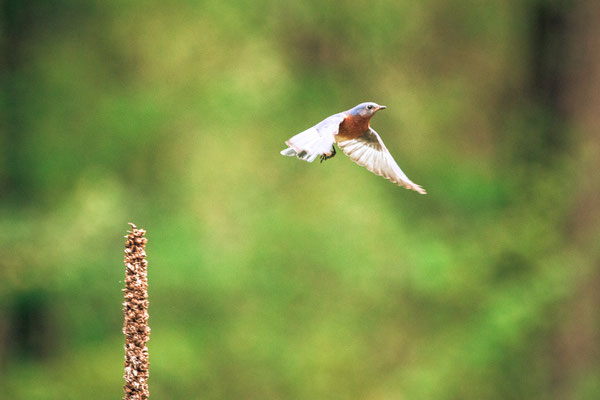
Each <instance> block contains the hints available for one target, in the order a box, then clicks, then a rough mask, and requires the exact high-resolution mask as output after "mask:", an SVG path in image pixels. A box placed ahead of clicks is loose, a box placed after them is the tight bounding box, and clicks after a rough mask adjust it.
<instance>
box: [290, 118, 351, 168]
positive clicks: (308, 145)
mask: <svg viewBox="0 0 600 400" xmlns="http://www.w3.org/2000/svg"><path fill="white" fill-rule="evenodd" d="M344 117H345V114H344V113H339V114H334V115H332V116H331V117H328V118H326V119H324V120H323V121H321V122H319V123H318V124H317V125H315V126H313V127H312V128H309V129H307V130H305V131H303V132H300V133H299V134H297V135H295V136H293V137H291V138H290V139H289V140H287V141H286V142H285V144H287V145H288V146H289V147H288V148H287V149H285V150H282V151H281V154H283V155H284V156H296V157H298V158H299V159H301V160H304V161H308V162H313V161H315V159H316V158H317V157H319V156H320V155H323V154H327V155H330V154H331V148H332V146H333V143H334V142H335V135H336V134H337V133H338V130H339V127H340V124H341V123H342V121H343V120H344Z"/></svg>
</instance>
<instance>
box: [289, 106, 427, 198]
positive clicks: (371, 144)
mask: <svg viewBox="0 0 600 400" xmlns="http://www.w3.org/2000/svg"><path fill="white" fill-rule="evenodd" d="M385 108H386V106H380V105H379V104H377V103H372V102H368V103H361V104H359V105H357V106H356V107H354V108H351V109H350V110H347V111H343V112H341V113H338V114H334V115H332V116H330V117H327V118H325V119H324V120H323V121H321V122H319V123H318V124H317V125H315V126H313V127H312V128H309V129H307V130H305V131H304V132H300V133H299V134H297V135H296V136H292V137H291V138H290V139H289V140H287V141H286V142H285V144H286V145H288V148H287V149H285V150H282V151H281V154H283V155H284V156H290V157H292V156H296V157H298V158H299V159H301V160H304V161H308V162H313V161H315V160H316V159H317V157H320V159H321V162H323V161H325V160H327V159H329V158H332V157H334V156H335V154H336V151H335V146H334V143H337V145H338V147H339V148H340V149H342V151H343V152H344V154H346V155H347V156H348V157H350V159H351V160H352V161H354V162H355V163H357V164H358V165H361V166H363V167H365V168H366V169H368V170H369V171H371V172H373V173H374V174H377V175H379V176H382V177H384V178H385V179H389V180H390V181H391V182H393V183H396V184H398V185H399V186H403V187H405V188H406V189H411V190H414V191H416V192H419V193H421V194H425V193H426V192H425V189H423V188H422V187H421V186H419V185H417V184H416V183H414V182H413V181H411V180H410V179H408V177H407V176H406V174H404V172H402V170H401V169H400V167H399V166H398V164H396V161H394V158H393V157H392V155H391V154H390V152H389V150H388V149H387V147H385V144H383V141H382V140H381V138H380V137H379V135H378V134H377V132H375V130H373V128H371V126H370V125H369V121H370V120H371V117H373V115H375V113H376V112H377V111H379V110H383V109H385Z"/></svg>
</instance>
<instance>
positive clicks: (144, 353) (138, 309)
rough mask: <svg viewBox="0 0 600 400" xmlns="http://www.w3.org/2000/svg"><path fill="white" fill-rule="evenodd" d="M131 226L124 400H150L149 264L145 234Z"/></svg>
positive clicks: (127, 257)
mask: <svg viewBox="0 0 600 400" xmlns="http://www.w3.org/2000/svg"><path fill="white" fill-rule="evenodd" d="M129 225H131V231H130V232H129V235H127V236H126V238H127V243H126V245H125V289H123V292H125V294H124V297H125V301H124V302H123V312H124V314H125V322H124V324H123V333H124V334H125V374H124V378H125V386H123V389H124V391H125V395H124V396H123V399H124V400H143V399H148V396H149V393H148V348H147V347H146V342H147V341H148V339H149V337H150V327H149V326H148V317H149V315H148V275H147V272H148V261H146V243H147V241H148V239H146V238H145V237H144V235H145V234H146V231H145V230H143V229H137V227H136V226H135V225H134V224H132V223H129Z"/></svg>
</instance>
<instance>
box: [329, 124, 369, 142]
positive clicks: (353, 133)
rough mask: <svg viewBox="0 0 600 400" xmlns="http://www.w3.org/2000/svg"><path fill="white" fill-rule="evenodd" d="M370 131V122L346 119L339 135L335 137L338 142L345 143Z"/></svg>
mask: <svg viewBox="0 0 600 400" xmlns="http://www.w3.org/2000/svg"><path fill="white" fill-rule="evenodd" d="M368 130H369V120H366V121H364V120H358V121H356V120H352V119H350V118H346V119H345V120H344V121H343V122H342V123H341V124H340V128H339V130H338V133H337V135H335V141H336V142H345V141H346V140H352V139H356V138H357V137H359V136H361V135H362V134H363V133H365V132H367V131H368Z"/></svg>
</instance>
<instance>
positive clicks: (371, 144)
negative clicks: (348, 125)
mask: <svg viewBox="0 0 600 400" xmlns="http://www.w3.org/2000/svg"><path fill="white" fill-rule="evenodd" d="M338 146H339V147H340V148H341V149H342V150H343V151H344V153H345V154H346V155H347V156H348V157H350V159H352V161H354V162H355V163H357V164H358V165H361V166H363V167H365V168H366V169H368V170H369V171H371V172H373V173H374V174H377V175H379V176H382V177H384V178H385V179H389V180H390V181H391V182H394V183H397V184H398V185H399V186H403V187H405V188H407V189H412V190H414V191H416V192H419V193H421V194H425V193H426V192H425V189H423V188H422V187H421V186H419V185H417V184H416V183H414V182H413V181H411V180H410V179H408V177H407V176H406V174H405V173H404V172H402V170H401V169H400V167H399V166H398V164H396V161H394V158H393V157H392V155H391V154H390V152H389V151H388V149H387V148H386V147H385V145H384V144H383V141H382V140H381V138H380V137H379V135H378V134H377V132H375V131H374V130H373V129H372V128H370V130H369V131H367V132H365V133H364V134H362V135H361V136H359V137H357V138H356V139H352V140H346V141H344V142H339V143H338Z"/></svg>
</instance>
